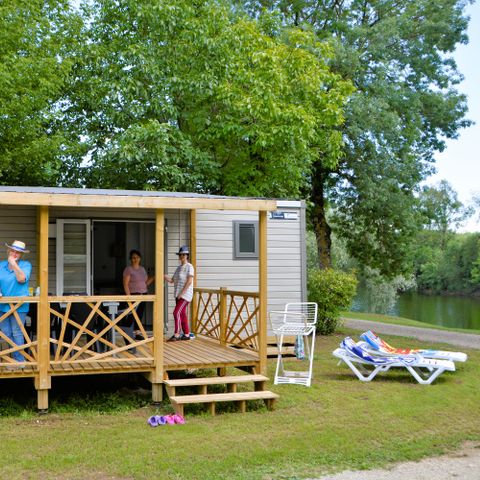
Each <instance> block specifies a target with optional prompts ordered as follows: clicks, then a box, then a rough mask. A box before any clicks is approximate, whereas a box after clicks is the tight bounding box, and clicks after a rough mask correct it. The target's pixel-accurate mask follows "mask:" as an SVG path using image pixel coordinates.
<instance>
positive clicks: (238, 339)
mask: <svg viewBox="0 0 480 480" xmlns="http://www.w3.org/2000/svg"><path fill="white" fill-rule="evenodd" d="M259 316H260V307H259V295H258V293H254V292H239V291H234V290H227V289H225V288H220V289H218V290H217V289H207V288H196V289H195V299H194V309H193V316H192V327H193V330H194V331H195V332H196V333H197V334H199V335H204V336H206V337H209V338H213V339H216V340H219V341H220V343H221V344H223V345H234V346H237V347H242V348H246V349H248V350H253V351H255V352H258V351H259Z"/></svg>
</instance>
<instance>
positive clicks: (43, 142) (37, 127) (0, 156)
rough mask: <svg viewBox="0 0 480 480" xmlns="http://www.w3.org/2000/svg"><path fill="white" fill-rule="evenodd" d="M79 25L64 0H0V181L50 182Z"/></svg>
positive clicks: (59, 147) (58, 155)
mask: <svg viewBox="0 0 480 480" xmlns="http://www.w3.org/2000/svg"><path fill="white" fill-rule="evenodd" d="M76 25H78V21H77V18H76V17H75V15H73V14H72V13H71V12H70V9H69V5H68V1H62V0H49V1H40V0H29V1H26V0H4V1H2V3H1V4H0V183H1V184H4V185H5V184H7V185H18V184H27V185H28V184H30V185H46V184H47V185H48V184H50V185H51V184H53V185H55V183H56V181H57V179H58V176H59V172H60V168H61V165H62V163H61V158H62V146H63V145H64V144H65V138H64V131H63V127H62V125H61V124H60V123H59V118H60V116H61V110H62V108H63V105H62V101H63V100H64V99H65V96H64V93H65V92H64V88H65V85H66V83H67V79H68V75H69V73H70V70H71V67H72V64H73V60H72V59H71V58H69V57H68V56H67V55H66V49H67V48H68V44H69V40H68V38H69V35H67V31H68V32H70V33H72V32H73V31H74V30H75V27H76Z"/></svg>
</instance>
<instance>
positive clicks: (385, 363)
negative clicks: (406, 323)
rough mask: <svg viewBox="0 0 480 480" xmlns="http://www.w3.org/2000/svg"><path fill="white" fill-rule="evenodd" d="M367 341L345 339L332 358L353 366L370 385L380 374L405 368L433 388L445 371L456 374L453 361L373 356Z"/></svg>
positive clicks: (357, 373) (419, 356)
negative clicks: (393, 369) (433, 384)
mask: <svg viewBox="0 0 480 480" xmlns="http://www.w3.org/2000/svg"><path fill="white" fill-rule="evenodd" d="M366 346H367V345H366V344H365V343H364V342H359V343H355V341H354V340H352V339H351V338H350V337H346V338H345V339H344V340H343V341H342V343H341V344H340V348H337V349H336V350H334V351H333V355H334V356H335V357H337V358H338V359H339V360H340V361H342V362H344V363H345V364H346V365H348V366H349V367H350V369H351V370H352V372H353V373H354V374H355V375H356V376H357V377H358V379H359V380H361V381H362V382H370V381H371V380H373V379H374V378H375V377H376V376H377V374H378V373H380V372H387V371H388V370H390V369H391V368H404V369H406V370H407V371H408V372H409V373H410V374H411V375H412V376H413V378H414V379H415V380H416V381H417V382H418V383H421V384H422V385H430V384H431V383H432V382H433V381H434V380H435V379H436V378H437V377H438V376H439V375H441V374H442V373H443V372H445V371H449V372H454V371H455V364H454V363H453V362H452V361H450V360H439V359H433V358H424V357H422V356H421V355H397V356H381V355H372V354H371V353H370V352H369V351H368V350H367V349H366V348H365V347H366Z"/></svg>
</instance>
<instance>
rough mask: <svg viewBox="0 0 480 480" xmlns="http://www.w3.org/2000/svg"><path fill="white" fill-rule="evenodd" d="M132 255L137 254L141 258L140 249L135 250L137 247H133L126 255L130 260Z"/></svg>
mask: <svg viewBox="0 0 480 480" xmlns="http://www.w3.org/2000/svg"><path fill="white" fill-rule="evenodd" d="M134 255H138V256H139V257H140V258H142V254H141V253H140V251H139V250H137V249H135V248H133V249H132V250H130V253H129V257H128V258H130V260H131V259H132V257H133V256H134Z"/></svg>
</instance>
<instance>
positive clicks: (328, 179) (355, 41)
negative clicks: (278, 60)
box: [242, 0, 470, 275]
mask: <svg viewBox="0 0 480 480" xmlns="http://www.w3.org/2000/svg"><path fill="white" fill-rule="evenodd" d="M467 3H468V1H466V0H465V1H464V0H438V1H436V2H432V1H430V0H405V1H402V2H398V1H396V0H351V1H348V2H343V1H338V0H320V1H313V0H312V1H310V0H302V1H287V0H258V1H255V0H254V1H244V2H242V4H243V5H244V6H245V8H246V9H247V11H249V12H250V13H251V14H252V15H255V16H256V15H258V14H259V12H261V11H262V10H263V9H265V8H266V9H268V10H272V11H274V10H278V11H280V12H281V14H282V15H283V19H284V23H285V24H286V25H296V26H304V28H307V29H308V28H311V29H313V30H314V32H315V33H316V35H317V36H318V37H319V38H320V39H332V43H333V45H334V49H335V57H334V59H333V61H332V62H331V64H330V65H331V68H332V69H333V71H334V72H336V73H338V74H340V75H341V76H342V78H344V79H350V80H351V81H352V82H353V84H354V86H355V88H356V92H355V94H354V95H353V96H352V98H351V99H350V100H349V102H348V104H347V108H346V112H345V117H346V121H345V125H344V127H343V128H342V135H343V138H344V141H345V148H344V156H343V157H342V160H341V161H340V162H339V163H338V164H337V165H336V166H334V167H333V168H331V167H330V166H325V163H324V162H323V160H322V154H321V152H320V153H319V156H318V157H317V160H316V161H315V162H314V163H313V168H312V176H311V182H310V188H309V190H308V191H307V192H306V194H307V195H308V197H309V198H310V199H311V201H312V203H313V208H312V209H311V222H312V225H313V227H314V229H315V233H316V236H317V244H318V250H319V258H320V265H321V266H323V267H328V266H329V265H330V246H331V239H330V235H331V228H330V225H329V222H328V220H327V217H326V212H327V208H328V205H331V207H332V211H333V215H332V221H331V223H332V226H333V227H334V229H335V231H336V232H337V234H338V235H339V236H341V237H343V238H345V239H346V240H347V246H348V248H349V251H350V253H351V255H352V256H354V257H355V258H357V259H358V260H359V261H360V262H361V263H363V264H365V265H369V266H371V267H373V268H377V269H378V270H379V271H380V272H381V273H382V274H385V275H394V274H395V273H399V272H401V271H403V270H405V269H406V268H408V267H407V264H406V262H405V259H406V257H407V256H406V253H407V251H408V248H409V245H410V240H411V238H412V237H413V235H414V233H415V232H416V231H417V229H418V226H419V224H420V217H419V216H418V215H417V213H416V209H415V207H416V193H417V192H418V190H419V184H420V182H421V181H422V180H423V179H425V178H426V176H427V175H428V174H430V173H431V172H432V170H433V155H434V152H435V151H438V150H442V149H443V148H444V140H445V138H455V137H456V136H457V132H458V130H459V129H460V128H462V127H466V126H468V125H469V124H470V122H469V121H467V120H465V119H464V117H465V114H466V111H467V107H466V98H465V97H464V96H463V95H460V94H459V93H458V92H457V91H456V90H455V88H454V87H455V85H456V84H457V83H458V82H459V81H460V80H461V75H460V74H459V73H458V71H457V68H456V65H455V62H454V60H453V59H452V57H451V53H452V52H453V51H454V49H455V46H456V45H457V44H458V43H465V42H466V41H467V37H466V34H465V30H466V27H467V23H468V19H467V18H466V17H465V16H464V14H463V11H464V8H465V5H466V4H467Z"/></svg>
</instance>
